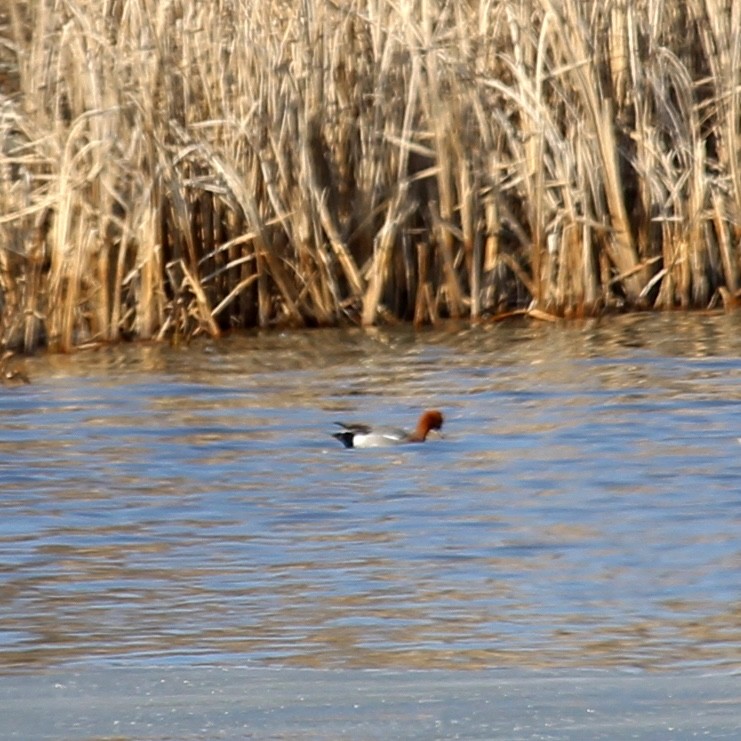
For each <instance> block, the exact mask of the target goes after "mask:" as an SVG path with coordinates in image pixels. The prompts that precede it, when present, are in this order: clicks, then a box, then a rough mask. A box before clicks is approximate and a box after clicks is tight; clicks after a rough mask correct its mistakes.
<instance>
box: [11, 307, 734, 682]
mask: <svg viewBox="0 0 741 741" xmlns="http://www.w3.org/2000/svg"><path fill="white" fill-rule="evenodd" d="M740 329H741V322H740V321H739V319H738V318H735V317H733V316H714V317H710V316H688V317H684V316H676V315H675V316H659V317H657V316H637V317H626V318H611V319H609V320H605V321H604V322H600V323H586V324H566V325H555V326H552V325H543V324H525V323H516V324H509V325H505V324H500V325H492V326H486V327H477V328H469V327H465V326H459V327H446V328H445V329H444V330H437V331H427V332H421V333H418V334H415V333H413V332H411V331H409V330H408V329H398V330H393V331H374V332H364V331H361V330H345V331H335V330H322V331H314V332H302V333H277V332H276V333H267V334H264V335H250V336H244V335H243V336H234V337H231V338H228V339H227V340H224V341H221V342H218V343H211V342H207V341H202V342H201V343H195V344H193V345H191V346H190V347H188V348H180V349H172V348H168V347H157V346H132V347H122V348H106V349H101V350H99V351H93V352H86V353H81V354H78V355H74V356H53V357H41V358H35V359H32V360H30V361H28V365H27V372H28V373H29V375H30V376H31V379H32V383H31V384H30V385H23V386H17V387H6V388H0V508H1V510H0V511H1V512H2V517H1V518H0V596H2V599H0V670H4V671H9V670H12V669H15V668H28V667H48V666H55V665H61V664H64V663H65V662H78V661H86V662H90V661H93V662H98V663H101V664H106V663H114V662H115V663H127V664H147V665H151V664H163V665H164V664H172V663H173V662H182V663H185V664H198V663H218V664H220V665H224V664H233V665H237V664H239V665H241V664H257V665H285V664H290V665H294V666H310V667H345V668H350V667H391V668H403V669H406V668H433V667H434V668H462V669H463V668H483V667H497V666H508V665H509V666H511V665H516V666H522V667H551V668H556V667H578V668H582V667H583V668H587V667H607V666H629V667H638V668H651V669H654V670H661V669H669V668H676V667H678V666H679V667H687V666H692V667H701V668H708V669H721V668H722V669H723V670H726V669H728V668H739V667H741V597H740V595H741V535H740V533H741V528H740V526H741V483H739V482H741V442H739V438H740V437H741V332H739V330H740ZM426 407H436V408H439V409H441V410H443V412H444V413H445V415H446V423H445V428H444V437H443V438H442V439H438V438H435V439H433V438H431V439H430V440H429V441H428V442H427V443H426V444H424V445H418V446H409V447H404V448H395V449H384V450H345V449H343V448H341V447H340V446H339V445H338V444H337V443H336V441H335V440H333V439H332V438H331V437H330V433H331V432H332V430H333V422H334V421H335V420H337V419H343V420H350V421H352V420H368V421H370V422H375V421H378V422H388V423H390V424H394V425H401V426H410V425H412V424H413V423H414V422H415V420H416V417H417V415H418V413H419V411H420V410H421V409H423V408H426Z"/></svg>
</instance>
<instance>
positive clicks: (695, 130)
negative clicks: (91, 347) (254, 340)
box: [0, 0, 741, 351]
mask: <svg viewBox="0 0 741 741" xmlns="http://www.w3.org/2000/svg"><path fill="white" fill-rule="evenodd" d="M4 8H5V9H4V10H0V26H1V28H0V42H2V43H0V312H1V313H0V342H1V343H2V345H3V346H4V347H5V348H16V349H18V348H22V349H25V350H26V351H30V350H32V349H34V348H36V347H38V346H48V347H50V348H52V349H59V350H66V349H71V348H73V347H75V346H79V345H81V344H84V343H88V342H91V341H116V340H119V339H122V338H143V339H146V338H178V337H189V336H191V335H193V334H194V333H202V332H207V333H210V334H213V335H217V334H219V333H220V332H222V331H224V330H225V329H228V328H232V327H253V326H259V327H264V326H270V325H275V324H287V325H292V326H318V325H331V324H337V323H342V322H359V323H362V324H365V325H370V324H374V323H378V322H387V321H395V320H410V321H414V322H416V323H419V324H425V323H434V322H436V321H438V320H439V319H440V318H444V317H464V318H465V317H471V318H474V319H476V318H479V317H483V316H486V315H496V314H500V313H502V312H506V311H511V310H512V309H518V308H519V309H522V308H527V307H533V308H535V309H536V310H538V311H542V312H548V313H550V314H553V315H573V314H593V313H598V312H602V311H605V310H610V309H616V310H622V309H637V308H651V307H657V308H662V309H669V308H672V307H684V308H690V307H706V306H708V305H709V304H711V303H713V302H714V301H718V299H719V297H722V298H724V300H725V301H726V302H727V303H729V304H730V303H732V302H733V299H734V296H735V294H736V291H737V290H738V288H739V250H740V249H741V1H740V0H688V2H686V3H666V2H663V0H561V1H560V2H557V1H556V0H448V1H445V0H401V1H400V2H392V1H391V0H337V1H336V2H332V0H302V1H300V2H297V3H289V2H283V1H282V0H265V1H264V2H263V1H259V2H258V1H257V0H212V1H211V2H208V3H198V2H196V1H195V0H38V1H35V2H31V1H30V0H8V1H7V2H6V3H5V4H4Z"/></svg>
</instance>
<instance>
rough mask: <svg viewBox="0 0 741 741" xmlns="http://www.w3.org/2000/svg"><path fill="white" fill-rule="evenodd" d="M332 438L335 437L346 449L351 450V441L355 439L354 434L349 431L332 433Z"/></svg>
mask: <svg viewBox="0 0 741 741" xmlns="http://www.w3.org/2000/svg"><path fill="white" fill-rule="evenodd" d="M332 437H336V438H337V439H338V440H339V441H340V442H341V443H342V444H343V445H344V446H345V447H346V448H352V447H353V444H352V440H353V438H354V437H355V433H354V432H351V431H350V430H345V431H344V432H333V433H332Z"/></svg>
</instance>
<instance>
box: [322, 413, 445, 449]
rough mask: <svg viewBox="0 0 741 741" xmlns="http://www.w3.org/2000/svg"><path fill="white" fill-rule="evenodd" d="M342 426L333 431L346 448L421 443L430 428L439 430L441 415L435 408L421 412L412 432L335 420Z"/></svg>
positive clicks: (333, 435)
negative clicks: (340, 428) (338, 429)
mask: <svg viewBox="0 0 741 741" xmlns="http://www.w3.org/2000/svg"><path fill="white" fill-rule="evenodd" d="M335 424H338V425H339V426H340V427H342V432H333V433H332V437H335V438H337V439H338V440H339V441H340V442H341V443H342V444H343V445H344V446H345V447H346V448H380V447H386V446H388V445H404V444H406V443H423V442H424V441H425V440H426V439H427V435H428V434H429V432H430V430H441V429H442V426H443V415H442V412H439V411H438V410H437V409H428V410H427V411H426V412H423V413H422V416H421V417H420V418H419V422H417V426H416V427H415V429H414V430H413V431H412V432H407V431H406V430H399V429H396V428H393V427H372V426H371V425H366V424H345V423H344V422H335Z"/></svg>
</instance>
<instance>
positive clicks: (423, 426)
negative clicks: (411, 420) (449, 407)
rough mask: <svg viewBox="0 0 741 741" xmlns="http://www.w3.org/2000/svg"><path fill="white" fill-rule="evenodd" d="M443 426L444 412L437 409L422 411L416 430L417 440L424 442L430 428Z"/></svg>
mask: <svg viewBox="0 0 741 741" xmlns="http://www.w3.org/2000/svg"><path fill="white" fill-rule="evenodd" d="M442 427H443V415H442V412H438V411H437V409H428V410H427V411H426V412H423V413H422V416H421V417H420V418H419V422H418V423H417V429H416V430H415V431H414V438H415V440H419V441H420V442H423V441H424V440H426V439H427V435H428V433H429V432H430V430H441V429H442Z"/></svg>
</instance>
